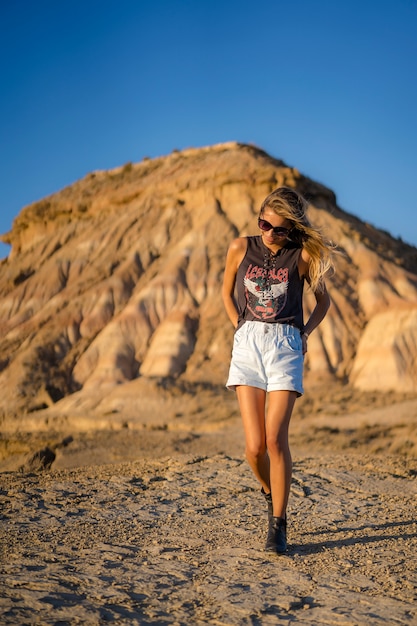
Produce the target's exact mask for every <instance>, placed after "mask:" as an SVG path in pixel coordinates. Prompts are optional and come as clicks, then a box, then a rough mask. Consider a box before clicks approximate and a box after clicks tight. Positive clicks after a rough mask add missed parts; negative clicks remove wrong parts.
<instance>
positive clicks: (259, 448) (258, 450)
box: [245, 441, 266, 459]
mask: <svg viewBox="0 0 417 626" xmlns="http://www.w3.org/2000/svg"><path fill="white" fill-rule="evenodd" d="M245 454H246V458H247V459H260V458H262V457H263V456H265V454H266V444H265V442H263V441H260V442H251V443H246V448H245Z"/></svg>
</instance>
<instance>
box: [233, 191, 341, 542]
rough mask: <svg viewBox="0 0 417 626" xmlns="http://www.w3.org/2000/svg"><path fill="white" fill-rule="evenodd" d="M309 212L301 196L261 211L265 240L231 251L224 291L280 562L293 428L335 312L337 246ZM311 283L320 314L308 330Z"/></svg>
mask: <svg viewBox="0 0 417 626" xmlns="http://www.w3.org/2000/svg"><path fill="white" fill-rule="evenodd" d="M306 208H307V202H306V200H305V199H304V198H303V197H302V196H301V195H300V194H298V193H297V192H296V191H295V190H294V189H290V188H288V187H280V188H278V189H276V190H275V191H273V192H272V193H271V194H270V195H269V196H268V197H267V198H266V199H265V200H264V202H263V204H262V206H261V209H260V214H259V218H258V226H259V229H260V235H258V236H252V237H239V238H238V239H235V240H234V241H233V242H232V243H231V245H230V247H229V250H228V253H227V259H226V267H225V273H224V281H223V289H222V296H223V302H224V306H225V308H226V312H227V314H228V316H229V318H230V321H231V322H232V324H233V326H234V327H235V329H236V332H235V337H234V343H233V353H232V360H231V364H230V371H229V378H228V381H227V387H228V388H229V389H235V390H236V394H237V399H238V402H239V408H240V412H241V416H242V421H243V428H244V433H245V440H246V450H245V453H246V458H247V460H248V462H249V465H250V467H251V468H252V470H253V472H254V474H255V476H256V478H257V479H258V481H259V483H260V485H261V490H262V493H263V494H264V496H265V498H266V500H267V503H268V522H269V524H268V535H267V540H266V546H265V549H266V550H267V551H272V552H277V553H279V554H281V553H283V552H285V551H286V549H287V539H286V528H287V516H286V509H287V503H288V497H289V492H290V485H291V474H292V460H291V453H290V448H289V444H288V428H289V423H290V419H291V414H292V411H293V408H294V403H295V400H296V398H297V397H299V396H300V395H301V394H302V393H303V365H304V354H305V353H306V352H307V344H308V338H309V335H310V334H311V333H312V332H313V331H314V330H315V329H316V328H317V326H318V325H319V324H320V322H321V321H322V320H323V318H324V317H325V315H326V313H327V311H328V308H329V306H330V298H329V295H328V293H327V290H326V285H325V283H324V277H325V275H326V274H327V272H328V271H329V270H330V269H332V268H333V263H332V250H333V246H332V245H331V244H330V243H329V242H327V241H326V240H325V239H324V238H323V237H322V235H321V234H320V233H319V231H318V230H317V229H315V228H313V227H312V225H311V224H310V222H309V221H308V219H307V217H306ZM305 280H306V281H307V282H308V283H309V285H310V287H311V289H312V290H313V293H314V295H315V299H316V306H315V308H314V310H313V312H312V314H311V315H310V317H309V319H308V320H307V322H306V323H305V324H304V320H303V309H302V295H303V284H304V281H305ZM235 288H236V296H237V297H236V299H235ZM267 394H268V396H269V397H268V408H267V411H266V396H267Z"/></svg>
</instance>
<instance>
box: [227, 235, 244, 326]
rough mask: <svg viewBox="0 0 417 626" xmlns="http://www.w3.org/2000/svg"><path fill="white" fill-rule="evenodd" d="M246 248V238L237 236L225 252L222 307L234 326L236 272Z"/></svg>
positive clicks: (236, 315) (235, 316) (235, 321)
mask: <svg viewBox="0 0 417 626" xmlns="http://www.w3.org/2000/svg"><path fill="white" fill-rule="evenodd" d="M246 248H247V241H246V238H244V237H239V239H235V240H234V241H232V243H231V244H230V246H229V250H228V252H227V257H226V266H225V269H224V277H223V287H222V298H223V304H224V308H225V309H226V313H227V315H228V317H229V319H230V321H231V322H232V324H233V326H234V327H235V328H236V327H237V323H238V319H239V314H238V310H237V305H236V301H235V297H234V291H235V283H236V274H237V270H238V268H239V265H240V264H241V262H242V261H243V258H244V256H245V254H246Z"/></svg>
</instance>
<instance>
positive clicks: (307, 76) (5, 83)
mask: <svg viewBox="0 0 417 626" xmlns="http://www.w3.org/2000/svg"><path fill="white" fill-rule="evenodd" d="M416 32H417V0H379V1H378V2H376V0H351V1H349V0H345V1H343V2H336V1H335V0H316V1H314V0H311V1H308V0H298V1H297V0H292V1H288V0H286V1H283V0H275V1H274V0H256V1H249V0H170V1H168V0H136V1H134V0H117V1H114V0H113V1H110V0H100V1H99V0H82V1H80V0H71V1H67V0H59V1H58V2H57V1H56V0H36V1H34V0H1V2H0V69H1V83H0V85H1V91H2V93H1V98H0V146H1V148H0V177H1V179H0V232H2V233H4V232H7V231H8V230H10V228H11V226H12V221H13V219H14V217H16V216H17V215H18V213H19V212H20V210H21V208H22V207H23V206H25V205H27V204H30V203H31V202H33V201H35V200H38V199H40V198H43V197H45V196H47V195H49V194H51V193H53V192H55V191H58V190H60V189H62V188H63V187H65V186H67V185H69V184H71V183H73V182H75V181H76V180H78V179H79V178H82V177H83V176H85V175H86V174H87V173H88V172H90V171H93V170H96V169H108V168H112V167H116V166H118V165H122V164H124V163H127V162H128V161H133V162H136V161H140V160H142V158H143V157H145V156H147V157H155V156H160V155H164V154H169V153H170V152H171V151H172V150H173V149H183V148H187V147H190V146H194V147H198V146H207V145H212V144H215V143H219V142H225V141H232V140H235V141H239V142H248V143H254V144H256V145H258V146H259V147H261V148H262V149H264V150H266V151H267V152H269V153H270V154H271V155H272V156H274V157H277V158H280V159H283V160H284V161H285V162H286V163H287V164H288V165H291V166H294V167H297V168H298V169H299V170H300V171H301V172H302V173H303V174H304V175H306V176H309V177H310V178H312V179H314V180H316V181H319V182H321V183H323V184H325V185H326V186H328V187H330V188H331V189H332V190H333V191H334V192H335V193H336V195H337V199H338V204H339V206H341V207H342V208H343V209H345V210H347V211H349V212H350V213H353V214H355V215H357V216H359V217H360V218H361V219H363V220H365V221H368V222H370V223H372V224H374V225H375V226H377V227H378V228H382V229H384V230H387V231H389V232H390V233H391V234H393V235H394V236H395V237H397V236H400V237H402V239H404V240H405V241H407V242H409V243H412V244H414V245H417V216H416V194H415V184H414V180H415V178H416V171H417V127H416V104H415V103H416V102H417V80H416V77H417V38H416V36H415V33H416ZM7 253H8V247H7V246H5V245H1V244H0V257H3V256H5V255H6V254H7Z"/></svg>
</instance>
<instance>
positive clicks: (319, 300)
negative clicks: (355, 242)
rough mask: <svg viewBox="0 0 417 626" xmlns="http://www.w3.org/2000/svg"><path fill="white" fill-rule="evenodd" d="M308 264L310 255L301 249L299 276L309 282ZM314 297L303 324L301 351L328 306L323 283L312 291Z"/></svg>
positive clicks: (324, 314) (305, 348)
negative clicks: (310, 311) (312, 305)
mask: <svg viewBox="0 0 417 626" xmlns="http://www.w3.org/2000/svg"><path fill="white" fill-rule="evenodd" d="M309 265H310V255H309V254H308V252H306V251H305V250H303V251H302V252H301V255H300V262H299V272H300V275H301V276H305V278H306V280H307V282H309ZM314 297H315V298H316V306H315V307H314V309H313V311H312V313H311V315H310V317H309V318H308V321H307V323H306V324H305V326H304V334H303V335H302V339H303V353H305V352H307V339H308V337H309V335H311V333H312V332H313V330H315V329H316V328H317V326H318V325H319V324H320V323H321V322H322V321H323V320H324V318H325V317H326V314H327V311H328V310H329V307H330V296H329V294H328V292H327V288H326V285H325V284H324V283H323V287H322V288H321V289H320V290H317V291H315V292H314Z"/></svg>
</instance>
